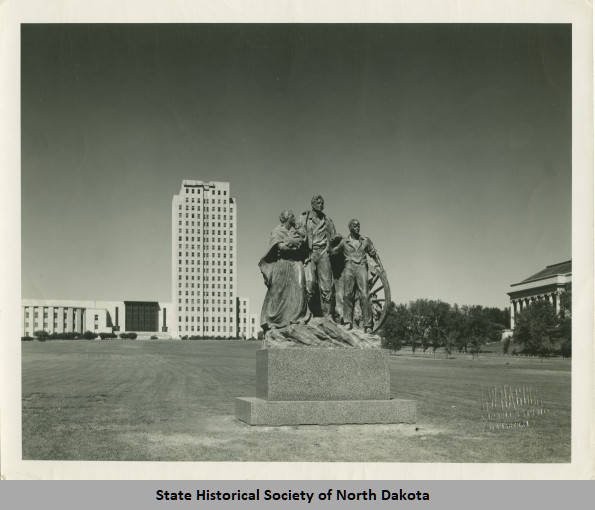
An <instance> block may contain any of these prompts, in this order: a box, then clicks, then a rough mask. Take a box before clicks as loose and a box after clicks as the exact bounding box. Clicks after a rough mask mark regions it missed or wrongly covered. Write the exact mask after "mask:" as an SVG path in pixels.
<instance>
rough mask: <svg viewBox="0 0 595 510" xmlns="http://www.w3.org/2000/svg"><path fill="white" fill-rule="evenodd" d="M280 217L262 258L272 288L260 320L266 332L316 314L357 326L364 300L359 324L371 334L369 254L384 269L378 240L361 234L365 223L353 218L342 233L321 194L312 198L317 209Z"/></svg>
mask: <svg viewBox="0 0 595 510" xmlns="http://www.w3.org/2000/svg"><path fill="white" fill-rule="evenodd" d="M279 221H280V223H279V225H278V226H276V227H275V228H274V229H273V231H272V232H271V235H270V239H269V245H268V248H267V251H266V253H265V255H264V256H263V257H262V259H261V260H260V262H259V267H260V270H261V272H262V274H263V277H264V281H265V284H266V286H267V293H266V296H265V299H264V303H263V306H262V312H261V321H260V322H261V326H262V328H263V330H264V331H265V332H266V331H269V330H275V329H280V328H284V327H286V326H289V325H292V324H305V323H307V322H308V321H309V320H310V317H311V316H312V315H315V316H320V317H324V318H326V319H329V320H332V321H334V322H337V323H340V324H342V325H344V328H345V329H346V330H351V329H352V328H353V327H354V326H355V325H356V321H355V318H354V310H355V308H356V302H359V307H360V310H361V321H360V324H359V325H360V327H361V328H362V329H363V330H364V332H365V333H368V332H371V331H372V328H373V321H372V307H371V303H370V296H369V291H370V289H369V281H368V261H367V257H368V256H369V257H371V258H372V259H373V260H374V261H375V262H376V264H377V268H378V269H379V271H382V272H383V271H384V270H383V269H382V264H381V262H380V258H379V256H378V253H377V252H376V250H375V249H374V246H373V244H372V241H371V240H370V239H369V238H368V237H365V236H362V235H361V234H360V222H359V221H358V220H357V219H352V220H351V221H350V222H349V225H348V227H349V234H348V235H347V236H346V237H343V236H341V235H338V234H337V231H336V228H335V225H334V223H333V221H332V219H331V218H330V217H329V216H328V215H326V214H325V213H324V199H323V197H322V196H320V195H315V196H314V197H313V198H312V201H311V209H310V210H308V211H306V212H304V213H302V214H301V215H300V216H299V218H296V217H295V215H294V213H293V211H291V210H284V211H282V212H281V215H280V216H279Z"/></svg>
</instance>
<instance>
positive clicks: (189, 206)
mask: <svg viewBox="0 0 595 510" xmlns="http://www.w3.org/2000/svg"><path fill="white" fill-rule="evenodd" d="M171 217H172V294H173V295H172V305H173V306H172V308H173V313H172V315H173V317H172V319H173V320H172V332H173V333H174V334H175V333H176V332H177V334H178V335H180V336H185V335H188V336H193V335H194V336H204V337H220V338H226V337H235V336H236V335H237V323H236V321H237V311H236V306H237V304H236V303H237V301H236V297H237V206H236V201H235V199H234V198H232V197H231V196H230V193H229V183H228V182H208V183H205V182H202V181H193V180H184V181H182V187H181V188H180V192H179V193H178V194H177V195H174V197H173V200H172V215H171Z"/></svg>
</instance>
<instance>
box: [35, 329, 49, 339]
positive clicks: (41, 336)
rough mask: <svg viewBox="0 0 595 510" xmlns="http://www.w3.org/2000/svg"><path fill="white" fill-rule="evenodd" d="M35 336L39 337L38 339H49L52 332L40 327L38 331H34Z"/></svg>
mask: <svg viewBox="0 0 595 510" xmlns="http://www.w3.org/2000/svg"><path fill="white" fill-rule="evenodd" d="M33 336H34V337H35V338H37V339H38V340H47V339H48V338H49V336H50V334H49V333H48V332H47V331H44V330H43V329H40V330H38V331H35V332H34V333H33Z"/></svg>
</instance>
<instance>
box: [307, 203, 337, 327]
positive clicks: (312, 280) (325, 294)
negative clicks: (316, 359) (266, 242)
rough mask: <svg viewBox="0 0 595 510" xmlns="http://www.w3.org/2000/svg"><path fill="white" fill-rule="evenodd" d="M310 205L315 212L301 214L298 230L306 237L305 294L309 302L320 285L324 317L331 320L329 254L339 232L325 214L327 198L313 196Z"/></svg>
mask: <svg viewBox="0 0 595 510" xmlns="http://www.w3.org/2000/svg"><path fill="white" fill-rule="evenodd" d="M311 205H312V210H310V211H306V212H304V213H302V214H301V215H300V219H299V222H298V230H299V231H300V233H301V234H302V235H303V236H304V237H305V238H306V249H307V254H306V261H305V265H304V270H305V276H306V292H307V294H308V302H310V301H311V300H312V297H313V296H314V290H315V287H316V285H318V290H319V293H320V308H321V311H322V315H323V316H324V317H328V318H330V319H332V313H331V300H332V292H333V272H332V269H331V261H330V258H329V251H330V243H331V241H333V240H334V239H335V238H336V237H337V230H336V229H335V224H334V223H333V220H331V219H330V218H329V217H328V216H327V215H326V214H324V212H323V210H324V198H322V196H321V195H314V196H313V197H312V201H311Z"/></svg>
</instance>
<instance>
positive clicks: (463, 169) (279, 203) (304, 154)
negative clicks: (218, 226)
mask: <svg viewBox="0 0 595 510" xmlns="http://www.w3.org/2000/svg"><path fill="white" fill-rule="evenodd" d="M21 71H22V75H21V78H22V123H21V128H22V173H21V179H22V283H23V296H24V297H29V298H61V299H106V300H120V299H146V300H161V301H170V300H171V291H170V286H171V281H170V280H171V272H170V264H171V198H172V196H173V195H174V194H175V193H177V192H178V190H179V188H180V184H181V181H182V179H185V178H186V179H200V180H204V181H210V180H218V181H229V182H230V183H231V192H232V196H235V197H236V198H237V203H238V218H239V220H238V230H239V235H238V238H239V254H238V255H239V284H238V290H239V293H240V295H244V296H248V297H250V298H251V299H252V300H253V303H254V304H253V307H254V308H255V310H256V309H258V308H259V307H260V304H261V302H262V298H263V296H264V290H265V288H264V284H263V282H262V277H261V276H260V274H259V271H258V268H257V262H258V259H259V258H260V256H261V255H262V254H263V252H264V248H265V245H266V240H267V237H268V234H269V232H270V230H271V229H272V228H273V227H274V226H275V225H276V224H277V222H278V221H277V218H278V215H279V212H280V211H281V210H282V209H284V208H287V207H289V208H293V209H294V210H295V211H296V212H300V211H303V210H306V209H307V208H308V207H309V203H310V198H311V196H312V195H313V194H314V193H321V194H322V195H323V196H324V197H325V199H326V210H327V212H328V214H329V215H330V216H331V217H332V218H333V220H334V221H335V224H336V225H337V227H338V229H339V230H340V231H341V232H343V233H346V232H347V222H348V220H349V219H350V218H352V217H357V218H359V219H360V221H361V225H362V233H364V234H365V235H368V236H370V237H371V238H372V240H373V241H374V243H375V245H376V247H377V248H378V250H379V252H380V254H381V257H382V260H383V262H384V266H385V268H386V270H387V273H388V275H389V280H390V283H391V290H392V295H393V300H394V301H396V302H407V301H409V300H411V299H415V298H418V297H425V298H435V299H443V300H445V301H448V302H451V303H454V302H457V303H459V304H483V305H490V306H500V307H503V306H504V305H506V303H507V300H506V295H505V293H506V291H507V290H508V286H509V284H510V283H513V282H516V281H519V280H520V279H523V278H525V277H527V276H529V275H530V274H532V273H534V272H537V271H538V270H539V269H541V268H543V267H545V265H547V264H551V263H555V262H560V261H563V260H567V259H570V258H571V32H570V26H569V25H448V24H446V25H227V24H225V25H25V26H23V28H22V70H21Z"/></svg>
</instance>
